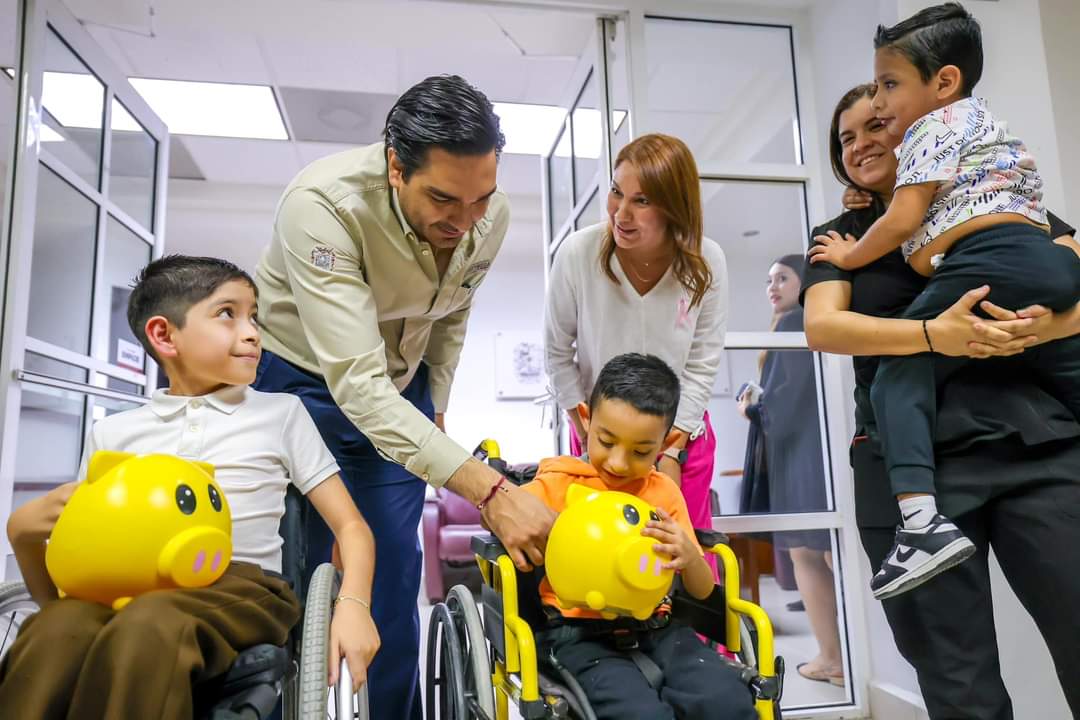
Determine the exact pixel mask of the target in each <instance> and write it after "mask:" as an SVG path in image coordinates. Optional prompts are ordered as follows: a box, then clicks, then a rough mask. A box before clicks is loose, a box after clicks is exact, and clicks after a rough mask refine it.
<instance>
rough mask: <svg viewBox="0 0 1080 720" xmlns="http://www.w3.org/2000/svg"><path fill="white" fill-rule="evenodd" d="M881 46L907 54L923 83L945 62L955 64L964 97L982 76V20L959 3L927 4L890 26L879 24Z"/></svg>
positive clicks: (877, 42)
mask: <svg viewBox="0 0 1080 720" xmlns="http://www.w3.org/2000/svg"><path fill="white" fill-rule="evenodd" d="M881 48H890V49H891V50H895V51H896V52H898V53H900V54H901V55H903V56H904V57H906V58H907V59H908V60H909V61H910V62H911V64H912V65H914V66H915V67H916V68H917V69H918V71H919V76H920V77H921V78H922V80H923V82H924V83H925V82H929V81H930V78H932V77H933V76H934V73H936V72H937V71H938V70H940V69H941V68H943V67H945V66H946V65H955V66H956V67H958V68H960V74H961V75H962V76H963V80H962V85H961V88H960V91H961V93H962V94H963V95H964V96H965V97H967V96H969V95H971V92H972V90H974V89H975V85H976V84H978V82H979V78H981V77H982V69H983V50H982V31H981V30H980V29H979V21H978V20H976V19H975V18H974V17H972V16H971V13H969V12H968V11H967V10H965V9H964V8H963V7H961V5H960V4H959V3H954V2H949V3H944V4H942V5H934V6H933V7H928V8H926V9H925V10H920V11H919V12H917V13H915V14H914V15H912V16H911V17H909V18H908V19H907V20H904V21H903V22H899V23H897V24H896V25H893V26H892V27H890V28H887V27H885V26H884V25H878V29H877V34H876V35H875V36H874V49H875V50H880V49H881Z"/></svg>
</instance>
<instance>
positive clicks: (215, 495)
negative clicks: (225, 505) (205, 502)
mask: <svg viewBox="0 0 1080 720" xmlns="http://www.w3.org/2000/svg"><path fill="white" fill-rule="evenodd" d="M206 488H207V490H208V491H209V492H210V506H211V507H212V508H214V510H215V511H217V512H221V494H220V493H219V492H218V491H217V488H216V487H214V486H213V485H207V486H206Z"/></svg>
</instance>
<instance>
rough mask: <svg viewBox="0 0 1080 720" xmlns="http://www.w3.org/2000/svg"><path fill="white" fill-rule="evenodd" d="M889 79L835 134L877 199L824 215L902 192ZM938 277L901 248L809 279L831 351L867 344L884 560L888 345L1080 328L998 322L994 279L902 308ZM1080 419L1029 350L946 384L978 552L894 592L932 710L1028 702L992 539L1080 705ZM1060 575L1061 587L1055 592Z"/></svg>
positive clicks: (941, 469)
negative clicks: (950, 297) (879, 382)
mask: <svg viewBox="0 0 1080 720" xmlns="http://www.w3.org/2000/svg"><path fill="white" fill-rule="evenodd" d="M875 91H876V87H875V86H874V85H860V86H858V87H856V88H853V89H852V90H850V91H849V92H848V93H846V94H845V95H844V96H843V98H841V100H840V102H839V104H838V105H837V107H836V110H835V112H834V114H833V120H832V127H831V130H830V135H829V148H830V158H831V160H832V166H833V171H834V173H835V174H836V176H837V178H838V179H839V180H840V181H841V182H842V183H844V185H846V186H847V187H849V188H855V189H858V190H861V191H864V193H866V198H865V202H863V203H860V202H857V201H854V200H852V202H855V204H859V205H862V204H865V207H860V208H858V209H852V210H848V211H847V212H845V213H843V214H842V215H840V216H839V217H837V218H834V219H833V220H831V221H830V222H828V223H826V224H824V225H822V226H820V227H818V228H815V229H814V231H813V232H812V236H813V235H819V234H822V233H823V232H825V231H827V230H836V231H838V232H840V233H841V234H847V233H851V234H852V235H854V236H855V237H859V236H861V235H862V234H863V233H864V232H865V231H866V229H867V228H869V226H870V225H871V224H872V223H873V222H874V221H875V220H876V219H877V218H879V217H880V216H881V215H882V214H884V212H885V208H886V207H888V205H889V203H890V202H891V200H892V196H893V187H894V185H895V182H896V169H897V159H896V155H895V154H894V153H893V148H894V147H895V146H896V145H897V144H898V143H899V141H900V138H898V137H894V136H891V135H889V134H888V132H887V131H886V127H885V125H884V124H883V123H882V122H881V121H879V120H878V119H877V118H876V117H875V114H874V109H873V108H872V107H871V99H872V98H873V96H874V94H875ZM1050 221H1051V225H1052V230H1051V234H1052V236H1053V237H1055V238H1058V241H1059V242H1062V243H1063V244H1067V243H1068V242H1071V238H1069V237H1068V236H1069V235H1072V234H1073V232H1074V230H1073V229H1072V228H1071V227H1069V226H1068V225H1065V224H1064V223H1062V222H1061V221H1060V220H1058V219H1057V218H1055V217H1053V216H1052V215H1051V216H1050ZM925 283H926V279H925V278H924V277H922V276H921V275H918V274H917V273H916V272H914V271H913V270H912V269H910V268H909V267H908V265H907V264H906V263H905V261H904V258H903V256H902V254H901V251H900V250H899V249H898V250H895V251H893V252H890V253H888V254H887V255H885V256H884V257H882V258H880V259H878V260H876V261H874V262H873V263H870V264H869V265H867V266H865V267H862V268H858V269H856V270H854V271H844V270H840V269H838V268H836V267H834V266H832V265H830V264H828V263H822V262H819V263H815V264H813V265H810V266H808V268H807V270H806V274H805V278H804V285H803V288H804V289H803V303H804V307H805V313H806V316H805V317H806V336H807V340H808V342H809V344H810V346H811V347H812V348H813V349H815V350H819V351H823V352H832V353H843V354H850V355H855V356H856V357H855V358H854V364H855V377H856V390H855V404H856V411H855V413H856V416H855V428H856V429H855V437H854V439H853V441H852V446H851V461H852V466H853V470H854V480H855V501H856V519H857V522H858V525H859V534H860V537H861V539H862V544H863V548H864V549H865V550H866V553H867V555H868V556H869V559H870V562H871V565H872V566H873V567H875V568H876V567H877V566H878V565H879V564H880V563H881V562H882V560H883V559H884V558H885V556H886V555H887V554H888V553H889V552H890V550H891V549H892V546H893V539H894V532H895V528H896V526H897V525H898V524H900V522H901V520H900V514H899V511H898V508H897V504H896V501H895V500H894V498H893V496H892V493H891V490H890V485H889V481H888V475H887V473H886V471H885V467H884V463H883V460H882V456H881V450H880V444H879V436H878V432H877V428H876V425H875V423H874V415H873V412H872V409H871V406H870V401H869V387H870V383H871V381H872V380H873V378H874V374H875V372H876V368H877V362H878V358H877V357H876V356H877V355H913V354H918V353H925V352H926V351H927V337H926V335H929V338H930V341H931V342H932V343H933V347H934V350H935V352H937V353H939V354H942V355H949V356H965V355H966V356H971V357H980V358H984V357H989V356H1008V355H1013V354H1016V353H1019V352H1022V351H1023V349H1024V348H1025V347H1027V346H1028V345H1030V344H1032V343H1033V342H1035V341H1036V339H1038V340H1040V341H1041V340H1048V339H1051V338H1054V337H1057V336H1060V335H1062V334H1067V333H1069V332H1070V328H1069V326H1068V324H1067V323H1068V321H1067V318H1065V317H1062V316H1060V315H1059V316H1054V315H1053V314H1046V315H1042V316H1039V317H1036V318H1033V319H1023V320H1015V319H1013V318H1014V317H1015V316H1014V315H1012V314H1011V313H1009V312H1007V311H1004V310H1000V309H996V308H991V310H993V312H994V316H995V317H998V318H999V321H997V322H990V321H984V320H982V319H981V318H979V317H977V316H975V315H974V314H973V313H972V308H973V307H974V305H975V304H976V303H978V302H979V301H980V300H981V299H982V298H984V297H985V296H986V294H987V292H988V289H986V288H976V289H973V290H971V291H969V292H967V293H966V294H964V295H963V296H962V297H960V298H959V299H958V301H957V302H956V304H955V305H953V306H952V307H951V308H949V309H948V310H946V311H945V312H943V313H941V314H940V315H938V316H937V317H936V318H934V319H931V320H929V321H928V322H927V325H926V333H925V334H924V328H923V325H922V323H921V322H919V321H917V320H905V319H899V315H900V314H901V313H902V312H903V311H904V309H905V308H906V307H907V305H908V304H909V303H910V302H911V301H912V300H913V299H914V298H915V297H916V295H918V293H919V292H920V291H921V290H922V288H923V286H924V285H925ZM1078 437H1080V425H1077V423H1076V421H1075V420H1074V419H1073V418H1072V416H1071V414H1070V413H1069V412H1068V410H1067V409H1066V408H1065V407H1064V406H1063V405H1062V404H1061V403H1060V402H1059V401H1057V400H1056V399H1055V398H1054V397H1052V396H1051V395H1049V394H1048V393H1047V392H1046V391H1045V390H1043V389H1042V388H1041V387H1040V386H1039V385H1038V384H1036V383H1035V382H1034V380H1032V379H1031V378H1030V375H1029V374H1028V373H1026V372H1023V371H1021V370H1019V368H1018V367H1017V366H1016V365H1015V363H1014V359H1010V358H1003V357H1002V358H995V359H992V360H984V361H980V362H977V363H969V364H968V365H966V366H965V367H963V368H962V369H960V370H959V371H958V372H957V373H956V374H955V375H953V376H952V377H951V378H950V380H949V382H948V383H947V384H946V385H945V386H944V390H943V391H942V392H940V393H939V396H938V422H937V431H936V436H935V461H936V468H935V482H936V483H937V493H938V494H937V501H938V505H939V507H940V508H941V509H942V512H944V513H945V514H947V515H949V516H950V517H951V518H952V519H953V521H954V522H955V523H956V524H957V526H958V527H959V528H960V529H961V530H962V531H963V532H964V534H965V535H966V536H967V537H968V538H969V539H970V540H971V541H972V542H973V543H974V545H975V548H976V549H975V555H974V556H973V557H972V558H971V559H969V560H968V561H967V562H964V563H962V564H960V565H958V566H956V567H955V568H953V569H951V570H949V571H948V572H946V573H943V574H942V575H940V576H938V577H936V578H934V579H933V580H932V581H931V582H929V583H927V584H925V585H923V586H921V587H919V588H917V589H915V590H912V591H910V592H907V593H905V594H903V595H899V596H897V597H894V598H891V599H888V600H885V601H884V602H883V603H882V605H883V608H884V610H885V614H886V617H887V618H888V621H889V625H890V627H891V628H892V631H893V636H894V638H895V640H896V644H897V646H898V648H899V650H900V652H901V654H902V655H903V656H904V657H905V658H906V659H907V660H908V661H909V662H910V663H911V664H912V665H913V666H914V667H915V670H916V672H917V673H918V678H919V685H920V688H921V689H922V693H923V698H924V700H925V702H926V706H927V710H928V712H929V715H930V717H931V718H950V720H954V719H968V718H970V719H972V720H974V719H975V718H978V719H979V720H1006V719H1008V718H1012V717H1013V713H1012V704H1011V701H1010V699H1009V695H1008V693H1007V691H1006V689H1005V686H1004V683H1003V682H1002V679H1001V668H1000V664H999V659H998V648H997V641H996V636H995V629H994V616H993V607H992V600H991V590H990V571H989V562H988V551H989V548H990V546H991V545H992V546H993V548H994V553H995V555H996V557H997V558H998V561H999V563H1000V565H1001V568H1002V570H1003V571H1004V573H1005V577H1006V579H1007V580H1008V581H1009V584H1010V585H1011V586H1012V588H1013V590H1014V591H1015V592H1016V594H1017V596H1018V597H1019V598H1020V600H1021V602H1022V603H1023V604H1024V606H1025V607H1026V608H1027V610H1028V611H1029V612H1030V613H1031V615H1032V616H1033V617H1034V619H1035V622H1036V623H1037V625H1038V626H1039V628H1040V631H1041V632H1042V634H1043V637H1044V638H1045V640H1046V642H1047V644H1048V645H1049V647H1050V652H1051V655H1052V656H1053V659H1054V663H1055V666H1056V667H1057V671H1058V678H1059V681H1060V682H1061V685H1062V687H1063V689H1064V691H1065V695H1066V698H1067V700H1068V702H1069V705H1070V707H1071V709H1072V711H1073V713H1074V714H1077V715H1080V676H1078V670H1077V668H1080V644H1078V643H1077V642H1076V637H1077V635H1078V629H1077V624H1078V623H1077V619H1076V613H1075V608H1076V607H1080V575H1078V574H1077V573H1076V572H1075V561H1073V560H1070V554H1071V553H1072V552H1073V548H1075V547H1077V546H1078V544H1080V442H1077V438H1078ZM1048 588H1053V592H1052V593H1050V592H1047V589H1048Z"/></svg>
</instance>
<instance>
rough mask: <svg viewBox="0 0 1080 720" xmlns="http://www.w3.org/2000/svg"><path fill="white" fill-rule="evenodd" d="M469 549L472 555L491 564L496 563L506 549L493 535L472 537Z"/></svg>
mask: <svg viewBox="0 0 1080 720" xmlns="http://www.w3.org/2000/svg"><path fill="white" fill-rule="evenodd" d="M469 547H470V548H472V551H473V553H475V554H476V555H479V556H480V557H482V558H483V559H485V560H487V561H488V562H491V563H493V562H497V561H498V559H499V556H500V555H505V554H506V548H504V547H503V544H502V543H501V542H499V538H497V537H495V536H494V535H473V536H472V540H470V541H469Z"/></svg>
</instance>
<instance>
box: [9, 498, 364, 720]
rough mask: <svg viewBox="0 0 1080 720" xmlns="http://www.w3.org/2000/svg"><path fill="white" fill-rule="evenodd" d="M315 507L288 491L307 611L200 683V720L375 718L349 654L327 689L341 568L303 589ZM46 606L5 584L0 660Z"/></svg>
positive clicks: (288, 520)
mask: <svg viewBox="0 0 1080 720" xmlns="http://www.w3.org/2000/svg"><path fill="white" fill-rule="evenodd" d="M308 512H313V510H312V508H311V506H310V504H308V502H307V501H306V500H305V499H304V498H303V496H302V495H300V493H299V491H297V490H296V488H295V487H293V486H291V485H290V486H289V491H288V493H287V494H286V497H285V516H284V517H283V518H282V520H281V528H280V532H281V536H282V539H283V540H284V544H283V546H282V570H284V573H283V574H284V576H285V578H286V580H288V581H289V584H290V585H291V586H292V587H293V588H294V589H298V590H297V596H298V597H299V598H300V601H301V603H302V604H303V606H304V611H303V617H302V618H301V621H300V622H299V623H297V625H296V627H294V628H293V631H292V633H291V636H290V638H289V640H288V642H287V643H286V644H285V645H284V646H277V645H270V644H264V645H256V646H255V647H252V648H248V649H247V650H244V651H243V652H241V653H240V654H239V655H237V657H236V660H235V661H234V662H233V664H232V666H231V667H230V668H229V670H228V672H226V674H225V675H223V676H222V677H220V678H216V679H214V680H212V681H210V682H209V683H206V684H205V685H203V686H201V687H199V688H198V689H197V690H196V695H195V708H196V711H195V712H196V717H197V718H199V719H200V720H265V719H266V718H271V717H274V716H275V712H276V710H277V708H278V706H279V696H280V706H281V709H282V711H283V712H282V715H281V717H283V718H284V720H325V719H326V718H328V717H336V718H338V720H346V719H347V718H351V719H352V720H367V717H368V704H367V686H366V685H365V686H363V687H361V688H360V691H359V692H358V693H356V694H355V695H354V694H353V692H352V678H351V675H350V674H349V670H348V666H347V664H346V662H345V660H344V658H342V661H341V674H340V676H339V677H340V679H339V681H338V684H337V686H336V687H334V688H329V689H328V688H327V686H326V678H327V676H328V675H329V672H328V667H327V663H328V644H329V640H330V617H331V612H332V610H333V605H334V598H336V597H337V594H338V590H339V589H340V585H341V573H340V572H339V571H338V570H337V568H335V567H334V566H333V565H331V564H330V563H323V564H322V565H319V566H318V567H317V568H315V572H314V573H313V574H312V576H311V582H310V583H309V585H308V586H307V588H306V592H303V590H304V589H303V588H302V587H301V584H302V583H301V578H302V577H303V567H304V538H305V537H306V536H305V534H304V522H305V520H304V518H305V515H306V513H308ZM37 610H38V606H37V604H36V603H35V602H34V601H33V599H32V598H31V597H30V594H29V592H27V590H26V586H25V585H23V584H22V583H21V582H8V583H2V584H0V659H2V658H3V656H4V655H5V654H6V653H7V650H8V648H10V647H11V644H12V643H13V642H14V641H15V638H16V636H17V635H18V632H19V628H20V626H21V625H22V623H23V621H25V620H26V618H28V617H29V616H30V615H32V614H33V613H35V612H37Z"/></svg>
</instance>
